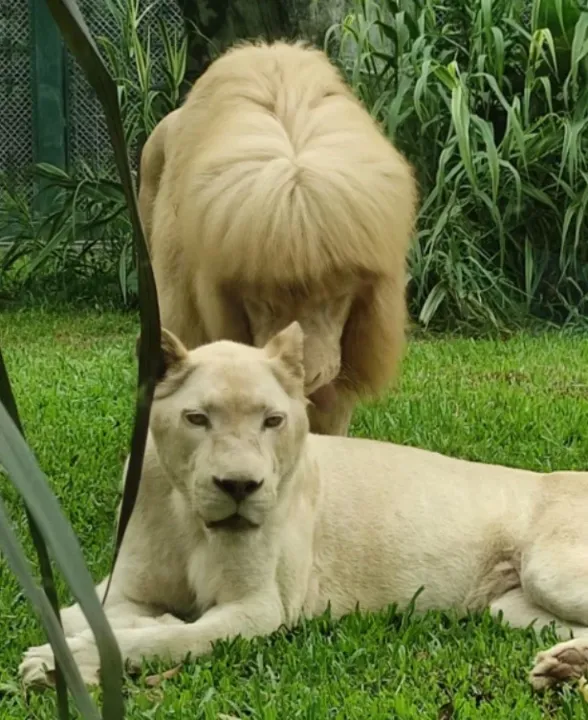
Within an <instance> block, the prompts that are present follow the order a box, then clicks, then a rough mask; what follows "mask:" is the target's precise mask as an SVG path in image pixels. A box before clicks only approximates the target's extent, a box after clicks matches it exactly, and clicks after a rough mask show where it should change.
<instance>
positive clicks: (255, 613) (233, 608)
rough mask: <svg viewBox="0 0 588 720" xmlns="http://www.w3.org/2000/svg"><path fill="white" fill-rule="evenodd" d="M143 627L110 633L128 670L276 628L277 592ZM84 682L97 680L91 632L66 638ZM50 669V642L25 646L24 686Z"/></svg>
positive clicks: (48, 679) (45, 679) (48, 678)
mask: <svg viewBox="0 0 588 720" xmlns="http://www.w3.org/2000/svg"><path fill="white" fill-rule="evenodd" d="M157 621H158V618H154V619H153V624H151V625H147V626H145V627H131V628H115V631H114V634H115V637H116V640H117V643H118V646H119V648H120V651H121V655H122V658H123V662H125V663H127V665H129V666H130V667H131V668H135V669H137V668H139V666H140V665H141V662H142V661H143V660H153V659H154V658H160V659H161V660H164V661H169V662H171V663H178V662H181V661H183V660H184V659H185V658H186V657H187V656H188V655H191V656H192V657H199V656H200V655H205V654H207V653H209V652H210V651H211V650H212V646H213V643H215V642H217V641H218V640H223V639H231V638H234V637H236V636H238V635H240V636H242V637H244V638H252V637H255V636H258V635H268V634H269V633H271V632H273V631H275V630H277V629H278V628H279V626H280V624H281V622H282V609H281V603H280V600H279V597H278V594H277V592H276V593H271V594H256V595H252V596H250V597H247V598H245V599H243V600H240V601H236V602H232V603H227V604H225V605H218V606H216V607H214V608H212V609H211V610H209V611H208V612H206V613H205V614H204V615H203V616H202V617H201V618H200V619H198V620H196V622H194V623H180V622H178V623H177V624H176V623H174V624H168V623H166V622H162V623H158V622H157ZM68 645H69V648H70V650H71V652H72V654H73V657H74V660H75V661H76V663H77V665H78V667H79V668H80V671H81V673H82V678H83V680H84V682H85V683H86V684H88V685H94V684H97V683H98V681H99V669H100V660H99V656H98V649H97V647H96V643H95V641H94V635H93V633H92V631H91V630H85V631H84V632H82V633H80V634H79V635H76V636H75V637H72V638H68ZM54 667H55V661H54V657H53V652H52V650H51V646H50V645H43V646H41V647H38V648H31V649H30V650H28V651H27V653H26V655H25V659H24V661H23V663H22V664H21V666H20V672H21V675H22V678H23V683H24V684H25V685H31V684H32V685H42V684H45V685H51V684H52V682H53V681H52V671H53V669H54Z"/></svg>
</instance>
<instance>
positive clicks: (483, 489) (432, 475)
mask: <svg viewBox="0 0 588 720" xmlns="http://www.w3.org/2000/svg"><path fill="white" fill-rule="evenodd" d="M309 444H310V448H311V451H312V453H313V454H314V456H315V457H316V458H317V459H318V462H319V467H320V473H321V482H322V485H323V491H322V492H323V496H322V499H321V508H320V510H319V513H318V518H317V527H318V529H317V537H316V545H315V546H316V548H317V561H316V562H317V571H318V572H317V575H321V576H322V577H323V578H325V579H326V580H325V581H324V585H325V587H328V588H329V593H330V595H331V603H332V605H333V606H334V608H335V609H336V610H341V609H343V608H337V597H338V596H339V597H340V598H341V599H343V598H345V597H347V598H348V597H357V598H360V599H361V605H362V606H363V607H368V608H374V609H377V608H378V607H382V606H383V605H385V598H386V597H390V596H392V595H393V594H394V593H396V594H398V589H399V588H405V589H406V590H407V591H408V590H410V592H411V593H412V592H414V591H416V589H418V588H419V587H421V586H426V588H427V590H428V591H429V592H428V593H425V594H424V595H423V598H424V599H423V602H425V603H426V602H427V601H426V598H427V597H431V598H434V599H436V600H437V601H438V599H439V597H440V596H441V597H443V596H445V598H444V600H445V602H446V603H447V605H448V606H455V605H459V603H460V602H462V601H463V600H464V598H465V597H466V596H467V594H468V592H470V591H471V589H472V583H474V584H475V581H476V579H477V578H478V576H479V572H480V568H483V567H486V566H487V564H488V563H489V562H490V563H491V562H492V559H493V558H494V557H496V556H497V555H499V554H500V552H501V551H502V550H506V549H507V547H506V546H507V545H511V544H512V545H515V544H519V543H520V539H521V538H523V537H524V536H525V534H526V533H527V529H528V527H529V523H530V522H531V517H532V511H533V508H534V504H533V503H530V502H529V498H530V497H533V496H534V494H536V493H539V492H541V488H540V482H539V477H540V476H539V475H537V474H535V473H533V472H529V471H525V470H517V469H513V468H506V467H499V466H492V465H485V464H482V463H472V462H468V461H465V460H459V459H455V458H451V457H446V456H444V455H440V454H437V453H431V452H428V451H426V450H421V449H418V448H412V447H405V446H401V445H394V444H392V443H388V442H378V441H374V440H366V439H359V438H337V437H324V436H319V435H311V436H310V437H309ZM456 498H459V502H456ZM415 517H418V518H419V522H418V523H414V518H415ZM411 518H412V520H411ZM481 528H484V530H483V532H482V533H481V532H480V529H481ZM504 528H516V531H517V533H519V535H518V536H517V537H514V536H510V537H509V533H510V530H508V531H506V532H505V530H504ZM480 538H482V540H481V541H480ZM496 538H500V544H501V547H497V546H496ZM450 558H460V563H459V564H456V566H455V567H452V566H451V560H450ZM464 566H465V568H466V571H465V572H464ZM452 575H453V577H451V580H450V581H448V576H452ZM382 578H384V579H385V582H383V583H382ZM337 587H339V588H340V589H341V590H340V593H338V592H337V590H336V589H335V590H333V588H337ZM374 588H379V591H377V592H375V593H374ZM325 600H326V595H325V596H321V595H320V593H319V596H318V597H317V598H316V602H317V603H318V604H319V605H321V604H323V603H324V602H325ZM410 600H411V597H409V596H408V595H407V596H406V597H404V598H399V602H400V601H402V603H407V602H409V601H410ZM342 601H343V600H342ZM421 607H422V605H421ZM352 609H353V608H351V607H345V608H344V610H345V611H350V610H352Z"/></svg>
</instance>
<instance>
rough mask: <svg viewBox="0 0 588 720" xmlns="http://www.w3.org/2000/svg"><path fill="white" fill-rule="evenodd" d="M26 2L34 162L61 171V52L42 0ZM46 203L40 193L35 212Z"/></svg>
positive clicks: (64, 149) (63, 140)
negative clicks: (31, 67)
mask: <svg viewBox="0 0 588 720" xmlns="http://www.w3.org/2000/svg"><path fill="white" fill-rule="evenodd" d="M29 2H30V21H31V39H32V62H33V72H32V77H33V153H34V161H35V162H36V163H41V162H42V163H50V164H51V165H56V166H57V167H60V168H62V169H65V168H66V167H67V144H66V102H65V48H64V45H63V41H62V39H61V35H60V32H59V29H58V27H57V25H56V24H55V22H54V20H53V17H52V16H51V13H50V12H49V8H48V7H47V3H46V0H29ZM40 187H42V184H41V185H40ZM50 202H51V197H50V193H48V192H47V191H45V192H43V193H41V195H40V196H38V203H39V210H42V209H43V208H46V207H47V206H48V205H49V203H50Z"/></svg>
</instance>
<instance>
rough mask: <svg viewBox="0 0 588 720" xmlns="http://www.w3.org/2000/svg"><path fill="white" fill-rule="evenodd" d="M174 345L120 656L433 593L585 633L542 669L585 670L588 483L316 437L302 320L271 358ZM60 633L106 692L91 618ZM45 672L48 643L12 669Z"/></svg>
mask: <svg viewBox="0 0 588 720" xmlns="http://www.w3.org/2000/svg"><path fill="white" fill-rule="evenodd" d="M163 349H164V357H165V367H166V371H165V375H164V377H163V379H162V380H161V382H160V383H159V385H158V387H157V390H156V395H155V401H154V403H153V408H152V412H151V430H150V438H149V443H148V447H147V452H146V457H145V466H144V472H143V479H142V484H141V489H140V492H139V497H138V501H137V505H136V509H135V512H134V514H133V516H132V519H131V522H130V525H129V527H128V531H127V534H126V537H125V540H124V543H123V546H122V549H121V555H120V559H119V561H118V564H117V566H116V570H115V573H114V576H113V583H112V588H111V592H110V594H109V597H108V601H107V603H106V612H107V615H108V617H109V619H110V621H111V623H112V625H113V627H114V628H115V633H116V637H117V640H118V643H119V646H120V649H121V652H122V655H123V659H124V660H126V661H127V662H129V663H130V664H131V665H133V666H138V665H139V664H140V662H141V660H142V658H153V657H155V656H158V657H160V658H162V659H168V660H170V661H172V662H174V663H175V662H179V661H181V660H182V659H183V658H185V657H186V656H187V655H188V654H191V655H192V656H193V657H195V656H199V655H202V654H204V653H207V652H209V651H210V650H211V644H212V643H214V642H215V641H217V640H219V639H223V638H229V637H234V636H236V635H242V636H244V637H253V636H255V635H266V634H269V633H271V632H273V631H275V630H276V629H278V627H279V626H280V625H281V624H286V625H292V624H295V623H296V622H297V621H298V620H299V618H300V617H301V615H303V614H304V615H310V616H313V615H317V614H320V613H322V612H323V611H324V610H325V609H326V608H327V605H328V603H330V604H331V608H332V612H333V614H334V615H336V616H337V615H342V614H344V613H347V612H349V611H353V610H354V609H355V607H356V605H357V603H359V606H360V608H363V609H371V610H375V609H378V608H383V607H385V606H386V605H388V604H392V603H398V605H399V606H400V607H402V606H405V605H406V604H407V603H409V602H410V601H411V600H412V599H413V597H414V595H415V593H416V592H417V591H418V590H419V588H421V587H422V586H424V591H423V592H422V593H421V594H420V596H419V597H418V599H417V602H416V607H417V609H418V610H426V609H428V608H438V609H445V608H457V609H458V610H459V609H464V610H465V609H466V608H473V609H476V608H484V607H487V606H489V607H490V608H491V610H492V612H494V613H497V612H498V611H500V610H502V611H503V612H504V618H505V620H506V621H508V622H510V623H511V624H512V625H515V626H527V625H528V624H530V623H531V622H533V621H537V623H536V626H539V627H540V626H542V625H544V624H548V623H550V622H551V621H555V622H556V625H557V629H558V632H559V634H560V636H561V637H562V638H569V637H570V633H569V631H570V630H573V631H574V633H576V634H578V635H581V637H578V638H577V639H572V640H568V641H567V642H563V643H560V644H559V645H556V646H555V647H553V648H551V649H550V650H548V651H547V652H544V653H540V654H539V655H538V657H537V658H536V664H535V667H534V668H533V670H532V672H531V676H530V678H531V682H532V683H533V686H534V687H535V688H537V689H540V688H544V687H547V686H549V685H552V684H554V683H555V682H557V681H560V680H564V679H567V678H573V677H577V676H579V675H580V674H581V672H582V671H583V669H584V668H585V666H586V664H587V659H588V570H587V567H588V565H587V562H586V559H587V558H588V530H587V528H586V523H585V521H584V518H586V517H588V474H585V473H576V474H575V473H557V474H553V475H550V476H541V475H538V474H535V473H532V472H526V471H522V470H514V469H509V468H505V467H500V466H493V465H484V464H478V463H472V462H465V461H462V460H456V459H452V458H448V457H443V456H441V455H438V454H436V453H432V452H427V451H424V450H418V449H414V448H409V447H400V446H397V445H392V444H390V443H383V442H375V441H370V440H359V439H351V438H344V437H329V436H319V435H309V434H308V420H307V414H306V410H305V406H306V400H305V399H304V396H303V388H304V377H303V374H304V373H303V364H302V363H303V358H302V352H303V336H302V331H301V329H300V326H299V325H298V324H297V323H294V324H292V325H290V326H289V327H288V328H286V329H285V330H284V331H282V332H281V333H280V334H279V335H277V336H276V337H274V338H273V339H272V340H271V341H270V342H269V343H268V344H267V345H266V346H265V348H263V349H257V348H253V347H249V346H245V345H240V344H236V343H233V342H229V341H221V342H215V343H212V344H209V345H204V346H201V347H199V348H198V349H196V350H193V351H191V352H187V351H186V349H185V348H184V347H183V346H182V345H181V344H180V343H179V341H177V340H176V338H174V337H173V336H172V335H170V334H168V333H164V336H163ZM572 507H573V514H571V512H570V511H571V508H572ZM103 587H104V583H103V584H102V585H101V586H100V588H99V592H100V593H101V591H102V588H103ZM179 618H183V620H181V619H179ZM186 620H187V621H188V622H185V621H186ZM63 621H64V626H65V630H66V633H67V634H68V635H69V636H70V639H69V644H70V647H71V649H72V652H73V653H74V657H75V659H76V661H77V663H78V665H79V667H80V669H81V672H82V675H83V678H84V680H85V681H86V682H87V683H94V682H96V681H97V677H98V669H99V661H98V654H97V650H96V646H95V644H94V640H93V635H92V633H91V631H90V630H88V629H87V627H88V626H87V624H86V621H85V619H84V617H83V616H82V614H81V612H80V611H79V609H78V608H77V607H76V606H73V607H71V608H69V609H67V610H65V611H64V612H63ZM52 667H53V655H52V652H51V648H50V646H49V645H43V646H41V647H34V648H31V649H30V650H28V652H27V653H26V655H25V658H24V661H23V663H22V665H21V667H20V670H21V673H22V676H23V679H24V681H25V683H26V684H37V683H41V684H43V683H49V682H50V681H51V676H52V673H51V672H50V671H51V668H52Z"/></svg>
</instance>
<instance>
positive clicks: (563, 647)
mask: <svg viewBox="0 0 588 720" xmlns="http://www.w3.org/2000/svg"><path fill="white" fill-rule="evenodd" d="M587 668H588V639H587V638H575V639H573V640H567V641H566V642H562V643H558V644H557V645H554V646H553V647H552V648H550V649H549V650H544V651H543V652H540V653H537V656H536V657H535V665H534V667H533V669H532V670H531V672H530V674H529V680H530V682H531V685H532V686H533V688H534V689H535V690H545V689H546V688H549V687H553V686H554V685H557V684H558V683H560V682H564V681H565V680H577V679H579V678H580V677H582V675H583V674H584V672H585V671H586V669H587Z"/></svg>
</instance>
